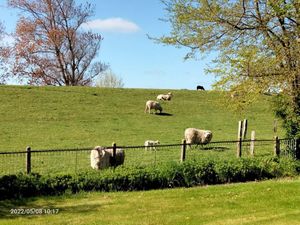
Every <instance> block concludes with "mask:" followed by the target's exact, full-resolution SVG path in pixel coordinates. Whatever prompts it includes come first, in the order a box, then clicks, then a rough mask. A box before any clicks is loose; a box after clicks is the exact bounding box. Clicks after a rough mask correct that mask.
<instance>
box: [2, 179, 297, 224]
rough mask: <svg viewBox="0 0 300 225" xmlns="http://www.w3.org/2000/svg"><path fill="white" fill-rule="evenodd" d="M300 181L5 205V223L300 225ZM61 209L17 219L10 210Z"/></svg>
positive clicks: (79, 196) (90, 195) (85, 195)
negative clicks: (55, 212)
mask: <svg viewBox="0 0 300 225" xmlns="http://www.w3.org/2000/svg"><path fill="white" fill-rule="evenodd" d="M299 205H300V178H299V177H298V178H293V179H281V180H270V181H263V182H251V183H247V184H230V185H217V186H207V187H196V188H188V189H172V190H155V191H146V192H144V191H141V192H116V193H94V192H91V193H80V194H77V195H64V196H60V197H46V198H45V197H44V198H33V199H27V200H25V201H2V202H0V224H5V225H9V224H18V225H22V224H26V225H27V224H31V225H35V224H53V225H54V224H76V225H79V224H120V225H122V224H139V225H142V224H153V225H155V224H159V225H163V224H172V225H176V224H178V225H182V224H195V225H196V224H197V225H198V224H214V225H215V224H222V225H226V224H228V225H235V224H257V225H262V224H272V225H282V224H283V225H284V224H287V225H296V224H300V217H299V215H300V207H299ZM16 208H18V209H41V208H43V209H58V210H59V212H58V214H53V215H47V214H42V215H37V214H35V215H15V214H11V212H14V211H11V209H16Z"/></svg>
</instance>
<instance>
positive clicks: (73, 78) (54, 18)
mask: <svg viewBox="0 0 300 225" xmlns="http://www.w3.org/2000/svg"><path fill="white" fill-rule="evenodd" d="M8 4H9V6H11V7H12V8H15V9H19V10H20V11H21V13H22V14H21V16H20V17H19V19H18V22H17V27H16V32H15V34H14V37H15V43H14V46H13V47H12V49H11V52H12V53H13V55H11V58H12V75H13V76H15V77H17V78H19V79H21V80H22V79H23V80H26V81H28V83H29V84H36V85H72V86H74V85H89V84H91V82H92V81H93V78H94V77H96V76H98V75H99V74H100V73H101V72H102V71H103V70H105V69H106V67H107V66H106V65H104V64H103V63H101V62H99V61H98V62H95V60H94V59H95V57H96V56H97V53H98V51H99V49H100V44H101V41H102V37H101V35H100V34H95V33H92V32H88V31H84V30H83V29H82V25H83V24H84V23H85V22H87V20H88V19H89V18H90V17H91V16H92V15H93V6H92V5H91V4H89V3H86V4H79V5H77V4H76V3H75V1H74V0H9V1H8Z"/></svg>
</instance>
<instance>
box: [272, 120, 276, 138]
mask: <svg viewBox="0 0 300 225" xmlns="http://www.w3.org/2000/svg"><path fill="white" fill-rule="evenodd" d="M273 131H274V135H275V136H277V120H274V122H273Z"/></svg>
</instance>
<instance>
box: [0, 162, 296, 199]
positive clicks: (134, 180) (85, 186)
mask: <svg viewBox="0 0 300 225" xmlns="http://www.w3.org/2000/svg"><path fill="white" fill-rule="evenodd" d="M299 173H300V162H299V161H295V160H292V159H288V158H277V157H268V158H241V159H231V160H220V159H202V160H197V161H186V162H184V163H175V162H172V163H165V164H160V165H153V166H148V167H140V166H133V167H123V166H121V167H117V168H115V169H106V170H102V171H93V170H89V171H85V172H81V173H78V174H62V175H56V176H51V175H43V176H41V175H39V174H35V173H33V174H30V175H26V174H22V173H20V174H15V175H5V176H2V177H1V178H0V200H3V199H12V198H14V199H15V198H24V197H33V196H41V195H61V194H64V193H66V192H68V193H76V192H80V191H105V192H108V191H135V190H150V189H161V188H174V187H192V186H197V185H209V184H223V183H230V182H246V181H254V180H263V179H270V178H277V177H283V176H295V175H299Z"/></svg>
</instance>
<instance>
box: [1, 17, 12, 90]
mask: <svg viewBox="0 0 300 225" xmlns="http://www.w3.org/2000/svg"><path fill="white" fill-rule="evenodd" d="M5 34H6V33H5V27H4V25H3V23H1V22H0V43H1V44H0V71H1V73H0V84H4V83H5V81H6V80H7V78H8V72H7V70H8V67H7V60H8V59H9V55H10V51H9V48H8V46H6V45H5V44H4V42H3V39H4V38H5Z"/></svg>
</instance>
